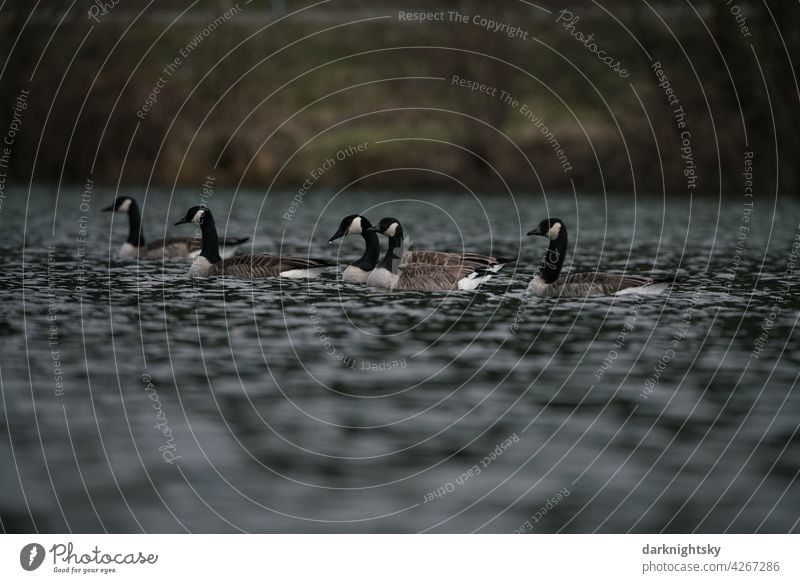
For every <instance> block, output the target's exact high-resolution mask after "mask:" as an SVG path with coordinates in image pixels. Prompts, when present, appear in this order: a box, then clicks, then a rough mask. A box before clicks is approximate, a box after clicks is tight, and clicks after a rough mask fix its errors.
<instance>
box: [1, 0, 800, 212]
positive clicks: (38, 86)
mask: <svg viewBox="0 0 800 583" xmlns="http://www.w3.org/2000/svg"><path fill="white" fill-rule="evenodd" d="M245 2H246V0H240V2H238V4H237V2H235V1H230V0H216V1H203V0H200V1H198V2H185V1H178V0H174V1H156V2H149V3H148V2H134V1H127V0H120V1H119V2H118V4H117V5H116V6H113V7H112V5H111V3H110V2H108V3H107V6H108V7H109V9H108V11H107V13H106V14H102V15H98V16H97V20H98V21H99V22H95V21H94V20H92V19H90V18H89V17H88V11H89V10H90V9H92V6H95V7H96V8H95V9H94V10H99V6H100V5H101V4H102V2H99V0H98V3H97V4H96V3H94V2H90V1H88V0H77V2H74V3H73V2H72V1H71V0H70V1H67V0H51V1H48V2H41V3H32V2H28V1H27V0H7V1H6V2H5V3H4V4H3V8H2V12H0V57H2V58H1V59H0V60H2V61H3V62H4V63H5V66H4V68H3V69H2V75H1V76H0V77H1V78H0V139H2V136H4V135H5V134H6V130H7V128H9V127H10V124H11V123H12V119H13V118H12V116H13V112H14V108H15V104H16V103H17V97H18V95H19V94H20V91H21V90H26V91H29V92H30V95H29V97H28V100H27V104H28V108H27V110H25V112H24V114H23V116H22V123H21V130H20V131H19V133H18V134H17V135H16V136H15V138H14V143H13V152H12V155H11V160H10V177H11V178H12V179H13V180H15V181H17V182H21V181H27V180H30V179H33V180H36V181H40V182H41V181H53V182H68V183H78V184H82V183H84V182H85V181H86V180H87V178H89V177H91V178H93V179H94V180H95V181H96V182H98V183H102V184H106V185H108V186H110V187H113V186H115V185H116V184H118V183H121V184H134V185H145V184H148V183H154V184H161V185H167V186H171V185H173V184H181V185H190V186H197V187H198V188H199V185H200V184H202V182H203V181H205V179H206V177H207V176H209V175H211V176H214V177H215V179H216V185H217V187H222V186H236V185H238V184H243V185H247V186H251V187H252V186H255V187H257V188H264V189H266V188H268V187H269V186H270V185H273V186H274V187H280V188H284V187H285V188H298V187H299V186H300V184H302V183H303V181H304V180H306V179H307V178H308V177H309V173H310V172H311V171H312V170H313V169H315V168H317V167H318V166H319V165H320V164H321V163H322V162H323V161H324V160H325V159H326V158H329V157H333V156H335V153H336V152H337V151H338V150H339V149H341V148H343V147H345V146H347V145H348V144H353V143H360V142H367V143H368V144H369V146H368V149H367V151H366V152H365V153H362V154H359V155H357V156H353V157H350V158H347V159H346V160H342V161H338V162H337V164H336V170H335V172H328V173H326V174H325V176H323V177H322V178H320V179H319V181H318V183H317V184H318V185H319V186H323V185H324V186H326V187H327V188H340V187H343V186H345V185H346V184H348V182H350V181H353V180H359V182H358V187H359V188H397V189H400V188H403V189H406V188H408V189H428V188H437V189H451V190H452V189H455V190H460V189H462V188H463V187H462V186H461V185H460V184H459V183H458V182H456V180H458V181H461V182H462V183H463V184H464V185H465V186H466V187H468V188H470V189H474V190H477V191H481V192H500V191H504V190H505V189H506V187H507V186H508V187H509V188H513V189H515V190H524V191H529V192H538V191H541V190H542V189H547V190H560V191H568V192H569V191H571V190H572V188H573V186H572V182H574V185H575V187H576V188H577V189H578V190H579V191H581V192H584V191H587V192H601V191H603V190H604V189H605V190H614V191H625V192H629V191H634V190H636V191H647V192H661V191H662V190H665V191H666V192H667V193H668V194H672V195H676V196H681V195H683V196H686V195H687V184H686V178H685V177H684V175H683V170H684V166H685V161H684V160H683V159H682V158H681V150H680V148H681V137H680V131H679V130H678V129H677V127H676V124H675V120H674V117H673V115H672V111H671V108H670V107H669V106H668V104H667V102H666V100H665V96H664V92H663V90H662V89H661V88H660V87H659V86H658V84H657V80H656V76H655V74H654V73H653V71H652V70H651V69H650V64H651V60H650V59H651V58H652V60H653V61H660V62H661V64H662V66H663V69H664V72H665V73H666V74H667V75H668V77H669V80H670V83H671V85H672V88H673V89H674V91H675V93H676V95H677V96H678V97H679V99H680V104H681V105H682V106H683V108H684V110H685V112H686V115H687V124H688V128H689V129H690V131H691V141H692V150H693V158H694V164H695V165H696V168H697V175H698V180H699V182H698V184H699V186H698V188H697V194H706V195H710V196H716V195H717V194H718V193H720V192H722V193H723V194H728V195H733V196H741V192H742V189H743V186H742V182H743V179H742V174H741V173H742V170H743V168H744V162H743V159H744V152H745V151H747V150H751V151H753V152H755V155H754V172H755V175H754V178H755V181H756V182H755V184H756V189H757V192H763V193H774V192H775V191H779V192H781V193H790V194H795V193H797V192H798V187H800V175H799V174H798V164H797V162H798V159H800V151H799V150H800V146H798V141H797V139H796V138H795V134H796V132H797V128H798V127H799V126H800V123H799V122H800V101H799V98H800V93H799V92H798V71H797V65H796V63H797V58H798V56H800V51H798V48H799V47H800V5H798V4H797V3H796V2H770V3H763V2H756V1H754V0H733V3H732V4H728V3H726V2H725V1H723V0H714V1H707V2H700V1H698V2H692V3H691V4H689V3H686V4H683V3H673V2H659V3H650V4H648V3H644V2H622V1H605V2H598V3H590V2H586V3H579V4H578V5H574V4H573V5H572V7H571V8H570V9H571V10H572V11H573V12H574V14H575V15H579V16H580V21H579V22H578V23H576V25H575V29H576V30H578V31H581V32H583V33H585V34H589V33H593V34H594V39H595V41H596V42H597V44H598V46H599V47H601V48H602V49H603V50H605V51H606V52H607V54H608V55H611V56H613V57H614V58H615V59H619V60H620V62H621V63H622V64H623V65H624V66H625V67H626V68H627V69H628V70H629V71H630V77H628V78H627V79H621V78H620V77H619V76H618V75H616V74H615V73H614V72H613V71H611V70H610V69H609V68H608V67H606V66H605V65H603V64H602V63H601V62H600V61H599V60H598V59H597V57H596V56H595V55H593V54H592V53H591V52H590V51H589V50H588V49H587V48H586V47H585V46H584V45H583V44H581V43H580V42H579V41H577V40H576V39H575V38H573V37H572V36H570V34H568V32H567V31H566V30H565V29H564V27H563V26H562V24H561V23H558V24H557V23H556V22H555V21H556V17H557V13H558V11H559V10H561V9H562V8H563V5H562V4H560V3H555V2H549V1H541V2H534V4H536V5H537V6H540V7H542V8H545V9H547V10H549V11H550V12H551V13H550V14H548V13H547V12H545V11H544V10H539V9H537V8H535V7H532V6H531V5H530V3H525V2H519V1H516V0H513V1H512V0H505V1H501V2H493V3H491V5H490V6H488V5H485V4H488V3H482V2H477V1H472V2H471V1H467V0H464V1H458V2H455V1H453V2H430V1H429V2H424V3H423V2H416V3H399V2H372V1H370V2H368V1H366V0H364V1H360V2H355V1H350V2H347V1H335V0H334V1H330V2H324V3H322V4H319V5H317V6H314V7H311V8H306V7H308V6H311V4H309V3H304V2H295V1H290V0H286V1H283V0H253V1H252V2H251V3H249V4H245ZM237 5H238V7H239V10H238V11H237V9H234V11H236V14H235V15H233V16H232V17H231V18H230V19H229V20H226V21H224V22H221V23H220V24H219V25H218V26H217V27H216V30H214V31H213V32H212V33H211V34H208V35H207V36H204V37H202V40H201V41H200V42H199V43H198V44H197V46H196V48H195V49H194V50H191V51H190V52H189V53H188V56H187V57H185V58H182V62H181V64H180V66H178V67H177V69H176V70H175V72H174V73H172V74H171V75H169V76H168V77H165V81H166V82H165V83H164V87H163V88H162V89H161V90H160V92H159V94H158V96H157V102H156V103H155V104H153V106H152V108H151V109H150V110H149V112H147V114H146V115H144V116H143V117H144V119H141V118H140V117H139V116H137V112H141V111H142V108H143V106H144V104H145V102H146V100H147V97H148V94H150V93H151V92H152V91H153V89H154V87H155V86H156V84H157V81H158V79H159V77H164V73H163V70H164V67H165V66H166V65H167V64H169V63H170V62H173V60H174V59H175V57H179V56H180V54H181V53H180V52H181V50H184V51H185V50H186V47H187V46H189V44H190V43H191V42H192V39H193V38H194V37H196V35H198V34H201V32H202V31H203V29H204V28H206V27H208V26H209V25H210V23H212V22H213V21H214V20H215V19H217V18H218V17H219V16H220V15H222V14H223V13H224V12H225V11H226V10H229V9H230V8H231V7H235V6H237ZM732 5H735V6H737V7H738V8H740V9H741V11H742V14H743V15H744V16H745V18H746V24H747V27H748V29H749V31H751V36H749V37H748V36H744V35H743V34H742V30H741V29H740V27H739V25H738V24H737V22H736V19H735V17H734V15H733V14H732V11H731V6H732ZM34 6H35V10H34ZM420 6H424V7H425V10H427V11H433V10H456V11H459V12H461V13H464V14H468V15H474V14H481V15H484V16H486V17H487V18H490V19H494V20H496V21H498V22H508V23H511V24H514V25H517V26H520V27H521V28H522V29H524V30H526V31H527V32H528V39H527V40H520V39H511V38H508V37H507V36H505V35H503V34H502V33H498V32H491V31H487V30H485V29H483V28H481V27H480V26H476V25H472V24H468V25H463V24H453V23H450V22H431V23H425V24H413V23H406V22H400V21H399V20H398V11H400V10H402V11H414V10H419V7H420ZM70 7H72V8H71V9H70ZM298 10H299V11H300V12H298V13H295V14H291V15H289V16H287V14H290V13H292V12H295V11H298ZM386 16H390V18H382V17H386ZM284 17H285V18H284ZM282 18H283V19H282ZM279 19H282V20H279ZM365 19H371V20H365ZM648 55H649V57H648ZM453 75H458V76H460V77H462V78H469V79H474V80H477V81H480V82H482V83H485V84H487V85H489V86H491V87H496V88H498V92H499V90H505V91H507V92H508V93H509V94H511V95H512V96H513V97H514V98H515V99H517V100H518V101H519V102H520V103H525V104H526V105H527V106H528V107H529V109H530V110H532V111H533V112H534V113H535V114H536V115H537V116H539V117H541V118H542V119H543V120H544V123H546V125H547V127H548V128H549V129H550V130H551V131H552V133H553V135H554V137H555V138H556V139H557V140H558V142H559V143H560V144H561V146H562V147H563V149H564V151H565V152H566V156H567V157H568V159H569V162H570V164H571V166H572V170H571V171H570V172H569V173H565V172H564V171H563V170H562V167H561V164H560V163H559V161H558V160H557V158H556V156H555V155H554V153H553V148H552V147H551V145H550V144H548V143H547V141H546V140H545V139H544V137H543V136H542V133H541V131H539V130H538V129H537V128H536V127H535V126H534V125H533V124H532V123H531V122H529V121H528V120H527V119H525V117H524V116H523V115H522V114H521V113H520V112H519V111H518V107H517V108H514V107H511V106H509V105H507V104H505V103H503V102H502V101H501V100H500V99H499V98H497V97H492V96H488V95H483V94H478V93H470V92H469V91H467V90H466V89H463V88H458V87H455V86H453V85H452V84H451V82H450V80H451V78H452V76H453ZM409 77H414V78H416V79H408V78H409ZM404 78H405V79H404ZM431 78H441V79H444V80H436V79H431ZM498 130H499V131H498ZM382 140H390V141H388V142H385V143H377V144H376V143H375V142H379V141H382ZM451 144H456V145H457V146H453V145H451ZM526 157H527V160H526ZM528 160H529V161H530V162H529V161H528ZM397 168H408V169H413V168H426V169H431V170H433V172H431V171H425V170H393V169H397ZM495 170H496V172H495ZM498 174H499V176H498ZM365 176H366V178H365ZM454 179H455V180H454ZM506 185H507V186H506Z"/></svg>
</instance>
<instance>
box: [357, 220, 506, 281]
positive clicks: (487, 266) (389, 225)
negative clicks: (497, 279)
mask: <svg viewBox="0 0 800 583" xmlns="http://www.w3.org/2000/svg"><path fill="white" fill-rule="evenodd" d="M371 230H373V231H377V232H379V233H382V234H383V235H386V236H387V237H388V238H389V248H388V249H387V251H386V255H384V257H383V259H382V260H381V262H380V263H378V265H377V266H376V267H375V269H373V270H372V272H371V273H370V274H369V276H368V277H367V281H366V283H367V285H369V286H372V287H382V288H388V289H408V290H410V289H418V290H421V291H435V290H447V289H466V290H471V289H475V288H476V287H478V285H480V284H481V283H483V282H484V281H486V280H488V279H489V278H491V277H492V275H494V274H495V273H497V271H499V270H500V269H501V268H502V267H503V266H504V265H505V262H503V261H501V260H498V259H497V258H496V257H490V256H488V255H481V254H479V253H463V254H462V253H447V252H444V251H403V226H402V225H401V224H400V221H398V220H397V219H395V218H391V217H387V218H384V219H381V221H380V222H379V223H378V225H377V226H374V227H371Z"/></svg>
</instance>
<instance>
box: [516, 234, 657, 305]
mask: <svg viewBox="0 0 800 583" xmlns="http://www.w3.org/2000/svg"><path fill="white" fill-rule="evenodd" d="M528 235H540V236H542V237H547V238H549V239H550V245H549V247H548V248H547V251H546V252H545V254H544V258H543V260H542V265H541V267H540V268H539V273H537V274H536V277H534V278H533V280H531V283H530V284H529V285H528V291H529V292H531V293H533V294H534V295H536V296H539V297H543V298H546V297H553V296H563V297H585V296H594V295H606V294H613V293H616V292H618V291H620V290H623V289H627V288H633V287H641V286H646V285H649V284H651V283H653V280H652V279H650V278H649V277H645V276H642V275H623V274H616V273H602V272H597V273H570V274H569V275H561V268H562V267H563V265H564V258H565V256H566V254H567V227H566V226H564V221H562V220H560V219H545V220H543V221H542V222H541V223H539V226H538V227H536V228H535V229H533V230H531V231H528Z"/></svg>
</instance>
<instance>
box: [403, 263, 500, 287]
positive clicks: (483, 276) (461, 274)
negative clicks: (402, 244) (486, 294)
mask: <svg viewBox="0 0 800 583" xmlns="http://www.w3.org/2000/svg"><path fill="white" fill-rule="evenodd" d="M490 277H491V274H490V273H486V272H477V271H475V269H474V268H473V267H469V266H466V265H426V264H424V263H406V264H405V265H401V266H400V273H399V274H398V276H397V278H396V279H394V281H393V283H392V284H391V285H390V286H389V289H391V290H399V291H412V290H413V291H448V290H457V289H461V290H472V289H475V288H476V287H478V285H480V284H481V283H482V282H484V281H486V280H487V279H489V278H490Z"/></svg>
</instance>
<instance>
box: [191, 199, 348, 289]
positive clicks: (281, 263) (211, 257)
mask: <svg viewBox="0 0 800 583" xmlns="http://www.w3.org/2000/svg"><path fill="white" fill-rule="evenodd" d="M185 223H195V224H198V225H200V232H201V233H202V236H203V242H202V247H201V250H200V255H198V256H197V258H196V259H195V260H194V262H193V263H192V266H191V268H190V269H189V274H190V275H191V276H192V277H213V276H215V275H228V276H234V277H246V278H254V277H274V276H278V275H280V276H281V277H291V278H310V277H316V276H317V275H319V273H320V272H321V271H322V270H323V269H325V268H326V267H331V266H333V265H336V264H335V263H331V262H329V261H326V260H323V259H310V258H308V257H282V256H279V255H266V254H261V255H237V256H235V257H231V258H229V259H222V257H220V254H219V243H218V238H217V227H216V226H215V225H214V217H213V216H212V214H211V211H210V210H209V209H208V207H205V206H193V207H192V208H190V209H189V210H188V211H186V216H185V217H183V218H182V219H181V220H179V221H177V222H176V223H175V224H176V225H183V224H185Z"/></svg>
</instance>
